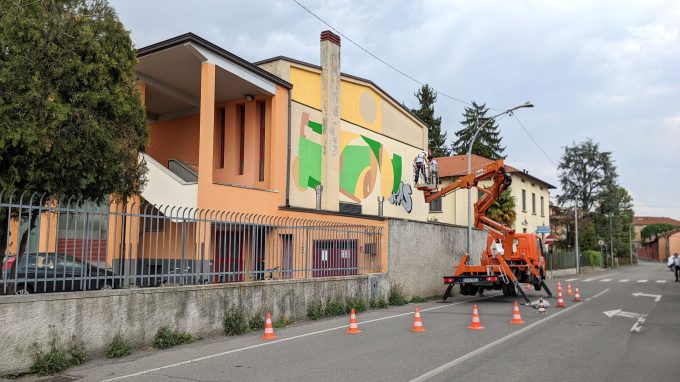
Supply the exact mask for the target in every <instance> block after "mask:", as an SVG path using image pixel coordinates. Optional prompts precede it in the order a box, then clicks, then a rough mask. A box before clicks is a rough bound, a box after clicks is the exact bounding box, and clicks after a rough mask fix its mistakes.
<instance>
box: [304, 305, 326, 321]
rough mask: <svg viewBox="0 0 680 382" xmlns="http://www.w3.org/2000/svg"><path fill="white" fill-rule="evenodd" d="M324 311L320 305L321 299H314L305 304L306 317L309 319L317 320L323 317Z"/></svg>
mask: <svg viewBox="0 0 680 382" xmlns="http://www.w3.org/2000/svg"><path fill="white" fill-rule="evenodd" d="M323 315H324V311H323V307H322V306H321V301H314V302H312V303H310V304H309V305H308V306H307V318H309V319H310V320H318V319H319V318H321V317H323Z"/></svg>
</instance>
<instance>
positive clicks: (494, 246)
mask: <svg viewBox="0 0 680 382" xmlns="http://www.w3.org/2000/svg"><path fill="white" fill-rule="evenodd" d="M504 253H505V251H504V250H503V243H501V239H495V240H494V241H493V243H491V256H492V257H493V258H494V259H495V258H496V255H500V256H503V254H504Z"/></svg>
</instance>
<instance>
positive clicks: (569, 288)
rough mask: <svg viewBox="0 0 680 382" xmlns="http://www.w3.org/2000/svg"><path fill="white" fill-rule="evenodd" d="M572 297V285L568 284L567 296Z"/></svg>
mask: <svg viewBox="0 0 680 382" xmlns="http://www.w3.org/2000/svg"><path fill="white" fill-rule="evenodd" d="M571 295H572V293H571V283H567V296H570V297H571Z"/></svg>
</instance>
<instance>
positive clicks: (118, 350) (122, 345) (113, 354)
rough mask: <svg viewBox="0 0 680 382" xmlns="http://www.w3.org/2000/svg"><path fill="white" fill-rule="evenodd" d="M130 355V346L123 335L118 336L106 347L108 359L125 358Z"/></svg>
mask: <svg viewBox="0 0 680 382" xmlns="http://www.w3.org/2000/svg"><path fill="white" fill-rule="evenodd" d="M129 354H130V344H129V343H128V342H127V341H126V340H125V338H124V337H123V336H122V335H121V334H116V336H115V337H113V339H112V340H111V342H109V344H108V345H107V346H106V357H107V358H123V357H125V356H127V355H129Z"/></svg>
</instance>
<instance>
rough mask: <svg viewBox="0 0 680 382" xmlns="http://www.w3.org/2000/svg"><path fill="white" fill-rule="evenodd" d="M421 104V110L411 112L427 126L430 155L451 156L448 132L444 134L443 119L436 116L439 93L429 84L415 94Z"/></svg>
mask: <svg viewBox="0 0 680 382" xmlns="http://www.w3.org/2000/svg"><path fill="white" fill-rule="evenodd" d="M414 95H415V96H416V98H417V99H418V102H419V103H420V108H419V109H411V112H412V113H413V114H415V115H416V116H417V117H418V118H420V119H421V120H422V121H423V122H425V124H426V125H427V133H428V135H427V137H428V146H429V149H430V153H431V154H432V156H434V157H444V156H448V155H449V154H450V152H449V148H448V147H446V132H442V128H441V125H442V117H436V118H435V116H434V103H435V102H436V101H437V91H436V90H434V89H433V88H431V87H430V86H429V85H428V84H425V85H423V86H422V87H421V88H420V89H419V90H418V92H416V93H415V94H414Z"/></svg>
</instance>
